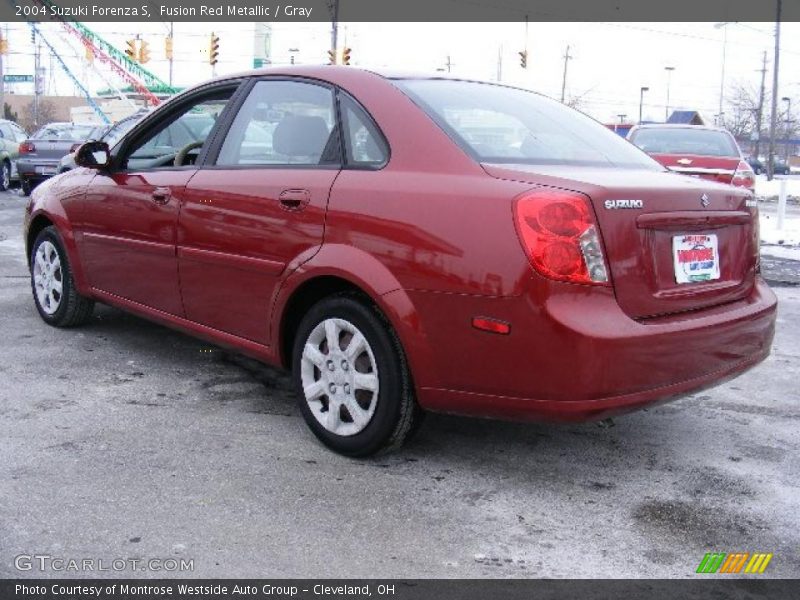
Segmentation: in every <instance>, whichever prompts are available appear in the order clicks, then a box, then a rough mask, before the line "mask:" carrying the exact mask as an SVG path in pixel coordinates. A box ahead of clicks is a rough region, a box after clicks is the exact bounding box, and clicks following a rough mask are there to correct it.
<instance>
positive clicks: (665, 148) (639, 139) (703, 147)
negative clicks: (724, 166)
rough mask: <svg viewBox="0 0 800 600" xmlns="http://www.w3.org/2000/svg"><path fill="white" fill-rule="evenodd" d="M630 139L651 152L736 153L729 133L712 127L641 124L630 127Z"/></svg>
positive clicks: (706, 154) (707, 154) (733, 155)
mask: <svg viewBox="0 0 800 600" xmlns="http://www.w3.org/2000/svg"><path fill="white" fill-rule="evenodd" d="M631 141H632V142H633V143H634V144H636V145H637V146H639V148H641V149H642V150H644V151H645V152H649V153H651V154H697V155H699V156H731V157H738V156H739V149H738V148H737V147H736V144H735V143H734V141H733V139H732V138H731V136H730V135H728V134H727V133H725V132H724V131H715V130H713V129H692V128H691V127H676V128H674V129H673V128H666V127H665V128H663V129H658V128H653V129H650V128H645V129H639V130H637V131H634V132H633V135H632V136H631Z"/></svg>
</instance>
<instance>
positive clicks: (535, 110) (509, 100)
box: [395, 79, 663, 170]
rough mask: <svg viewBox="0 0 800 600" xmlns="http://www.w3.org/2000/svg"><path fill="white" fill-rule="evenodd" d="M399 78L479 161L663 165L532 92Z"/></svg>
mask: <svg viewBox="0 0 800 600" xmlns="http://www.w3.org/2000/svg"><path fill="white" fill-rule="evenodd" d="M395 84H396V85H397V86H398V87H399V88H400V89H402V90H403V91H404V92H405V93H406V94H407V95H409V96H410V97H411V99H412V100H414V102H415V103H416V104H417V105H419V106H420V107H421V108H422V109H423V110H425V111H426V112H427V113H428V115H429V116H430V117H431V118H432V119H433V120H434V121H435V122H436V123H437V124H438V125H439V126H440V127H441V128H442V129H443V130H444V131H445V132H446V133H448V134H449V135H450V137H451V138H452V139H453V141H455V142H456V143H457V144H459V145H460V146H461V147H462V148H464V150H466V151H467V152H468V153H469V154H470V155H472V156H473V157H474V158H475V159H476V160H477V161H479V162H484V163H517V164H566V165H586V166H614V167H630V168H648V169H653V170H663V167H661V166H660V165H659V164H658V163H656V162H655V161H654V160H653V159H651V158H650V157H649V156H647V155H646V154H645V153H644V152H641V151H640V150H638V149H637V148H636V147H635V146H633V145H632V144H630V143H629V142H627V141H625V140H624V139H622V138H621V137H620V136H619V135H617V134H615V133H614V132H613V131H611V130H609V129H608V128H607V127H605V126H603V125H601V124H600V123H598V122H597V121H595V120H593V119H591V118H589V117H587V116H586V115H584V114H582V113H580V112H578V111H576V110H573V109H571V108H568V107H566V106H564V105H563V104H561V103H559V102H556V101H555V100H551V99H549V98H546V97H544V96H542V95H540V94H536V93H534V92H530V91H527V90H521V89H517V88H510V87H505V86H501V85H494V84H489V83H479V82H473V81H453V80H445V79H399V80H395Z"/></svg>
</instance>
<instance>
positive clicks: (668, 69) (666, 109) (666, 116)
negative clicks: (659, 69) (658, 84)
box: [664, 67, 675, 123]
mask: <svg viewBox="0 0 800 600" xmlns="http://www.w3.org/2000/svg"><path fill="white" fill-rule="evenodd" d="M664 70H665V71H666V72H667V103H666V105H665V106H664V123H666V122H667V121H669V84H670V83H671V80H672V72H673V71H674V70H675V67H664Z"/></svg>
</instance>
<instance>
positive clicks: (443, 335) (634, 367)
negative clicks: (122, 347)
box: [25, 67, 776, 456]
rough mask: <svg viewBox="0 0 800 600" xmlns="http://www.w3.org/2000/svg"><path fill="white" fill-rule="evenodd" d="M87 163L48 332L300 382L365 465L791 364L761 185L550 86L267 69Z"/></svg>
mask: <svg viewBox="0 0 800 600" xmlns="http://www.w3.org/2000/svg"><path fill="white" fill-rule="evenodd" d="M76 162H77V163H78V164H79V165H80V167H79V168H76V169H74V170H73V171H71V172H69V173H66V174H64V175H60V176H58V177H55V178H53V179H52V180H50V181H48V182H46V183H45V184H43V185H42V186H41V187H40V188H38V189H37V190H36V191H35V193H34V195H33V197H32V199H31V201H30V204H29V206H28V209H27V218H26V222H25V226H26V240H27V250H28V256H29V260H30V267H31V281H32V287H33V297H34V301H35V303H36V307H37V309H38V311H39V314H40V315H41V317H42V318H43V319H44V320H45V321H46V322H47V323H49V324H51V325H55V326H61V327H65V326H73V325H78V324H81V323H85V322H86V321H87V320H89V319H90V316H91V313H92V306H93V303H94V302H103V303H107V304H111V305H114V306H117V307H119V308H122V309H125V310H129V311H131V312H134V313H136V314H139V315H141V316H143V317H146V318H149V319H152V320H155V321H158V322H160V323H163V324H165V325H168V326H171V327H175V328H178V329H181V330H183V331H186V332H188V333H191V334H193V335H196V336H198V337H202V338H205V339H207V340H210V341H212V342H214V343H216V344H219V345H222V346H227V347H230V348H234V349H236V350H238V351H241V352H243V353H246V354H248V355H251V356H253V357H255V358H257V359H260V360H262V361H264V362H268V363H271V364H276V365H282V366H284V367H285V368H287V369H291V370H292V372H293V376H294V380H295V382H296V384H297V389H298V394H299V400H300V406H301V407H302V412H303V415H304V417H305V419H306V421H307V423H308V425H309V426H310V428H311V430H312V431H313V432H314V433H315V434H316V436H317V437H318V438H319V439H320V440H322V441H323V442H324V443H325V444H327V445H328V446H329V447H331V448H333V449H334V450H336V451H338V452H341V453H344V454H348V455H352V456H364V455H368V454H371V453H374V452H377V451H380V450H385V449H388V448H392V447H396V446H398V445H399V444H401V443H402V442H403V441H404V439H405V438H406V437H407V436H408V435H409V434H410V433H411V432H413V431H414V430H415V428H416V425H417V424H418V423H419V421H420V418H421V416H422V414H423V411H424V410H431V411H444V412H451V413H460V414H468V415H477V416H486V417H504V418H524V419H539V420H556V421H564V420H567V421H568V420H589V419H598V420H599V419H603V418H605V417H608V416H611V415H615V414H619V413H624V412H626V411H631V410H634V409H636V408H639V407H642V406H645V405H648V404H651V403H653V402H656V401H663V400H665V399H668V398H674V397H677V396H680V395H682V394H686V393H688V392H692V391H695V390H698V389H701V388H704V387H708V386H710V385H713V384H716V383H718V382H720V381H722V380H723V379H726V378H730V377H732V376H735V375H738V374H740V373H742V372H743V371H745V370H747V369H748V368H750V367H752V366H753V365H755V364H756V363H758V362H759V361H761V360H763V359H764V358H765V357H766V356H767V355H768V353H769V350H770V345H771V342H772V337H773V332H774V324H775V313H776V299H775V296H774V295H773V294H772V293H771V291H770V290H769V288H768V287H767V286H766V284H765V283H764V281H763V279H762V278H761V277H760V275H759V265H758V252H759V247H758V245H759V238H758V227H757V219H758V215H757V209H756V208H755V204H754V202H753V200H752V195H751V194H750V193H749V192H748V191H747V190H746V189H741V188H739V189H737V188H733V187H730V186H727V185H721V184H717V183H714V182H710V181H706V180H703V179H697V178H691V177H682V176H678V175H675V174H674V173H669V172H667V171H666V170H665V169H664V168H663V167H662V166H660V165H659V164H658V163H657V162H655V161H654V160H652V159H651V158H649V157H648V156H647V155H646V154H645V153H644V152H641V151H640V150H639V149H637V148H636V147H635V146H633V145H632V144H630V143H628V142H627V141H625V140H623V139H621V138H620V137H619V136H618V135H616V134H614V133H613V132H611V131H609V130H607V129H606V128H605V127H603V126H602V125H600V124H599V123H596V122H595V121H593V120H591V119H589V118H588V117H585V116H584V115H582V114H580V113H578V112H576V111H573V110H571V109H569V108H567V107H565V106H563V105H561V104H559V103H557V102H554V101H552V100H549V99H547V98H545V97H542V96H540V95H538V94H535V93H532V92H528V91H524V90H520V89H514V88H510V87H504V86H500V85H493V84H488V83H479V82H473V81H461V80H448V79H440V78H425V77H394V76H391V75H379V74H376V73H372V72H367V71H360V70H357V69H353V68H347V67H293V68H286V69H273V70H262V71H255V72H250V73H246V74H242V75H237V76H229V77H225V78H222V79H217V80H214V81H211V82H209V83H206V84H203V85H200V86H198V87H195V88H194V89H191V90H188V91H186V92H184V93H182V94H180V95H179V96H177V97H175V98H173V99H172V100H170V101H169V102H167V103H166V104H165V105H163V106H162V107H160V108H159V109H157V110H155V111H154V112H153V113H151V114H150V115H148V116H147V117H145V118H144V119H143V120H142V121H141V122H140V123H139V124H138V125H137V126H136V127H135V128H134V129H133V130H132V131H131V132H130V133H129V134H128V135H127V136H125V137H124V138H123V139H122V140H121V141H120V142H119V143H117V144H116V146H115V147H114V148H113V149H110V150H109V148H108V147H107V146H106V145H105V144H103V143H102V142H89V143H87V144H84V145H83V146H82V147H81V148H80V150H79V151H78V153H77V156H76Z"/></svg>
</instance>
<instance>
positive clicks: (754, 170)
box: [753, 167, 762, 175]
mask: <svg viewBox="0 0 800 600" xmlns="http://www.w3.org/2000/svg"><path fill="white" fill-rule="evenodd" d="M753 172H754V173H755V174H756V175H761V172H762V171H761V167H756V168H755V169H753Z"/></svg>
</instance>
